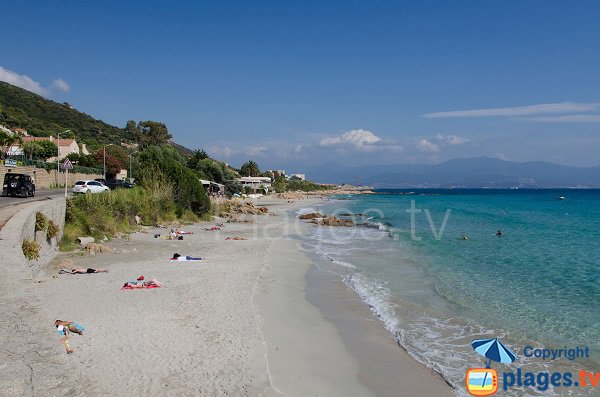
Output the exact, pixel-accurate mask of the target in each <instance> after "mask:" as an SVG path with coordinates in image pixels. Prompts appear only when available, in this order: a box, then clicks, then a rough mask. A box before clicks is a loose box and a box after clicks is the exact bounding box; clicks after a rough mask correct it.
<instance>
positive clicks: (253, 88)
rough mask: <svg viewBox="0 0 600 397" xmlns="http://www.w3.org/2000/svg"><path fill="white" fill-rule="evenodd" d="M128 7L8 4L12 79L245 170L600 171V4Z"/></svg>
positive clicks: (0, 45)
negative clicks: (466, 163) (443, 164)
mask: <svg viewBox="0 0 600 397" xmlns="http://www.w3.org/2000/svg"><path fill="white" fill-rule="evenodd" d="M122 3H126V2H110V1H103V2H87V1H86V2H84V1H77V2H28V1H19V2H13V3H12V4H11V5H10V7H4V8H3V12H2V15H0V23H1V26H2V30H3V34H2V35H3V39H2V40H0V54H1V55H0V67H1V69H0V79H1V80H5V81H12V82H13V83H15V84H20V85H22V86H25V87H26V88H28V89H30V90H33V91H37V92H39V93H41V94H43V95H44V96H47V97H49V98H51V99H53V100H56V101H59V102H63V101H67V102H69V103H71V104H73V105H74V106H75V107H76V108H78V109H79V110H81V111H84V112H86V113H90V114H92V115H94V116H96V117H98V118H101V119H103V120H105V121H107V122H109V123H112V124H115V125H118V126H124V125H125V122H126V121H127V120H129V119H133V120H146V119H151V120H158V121H162V122H164V123H166V124H167V126H168V127H169V129H170V131H171V133H172V134H173V136H174V138H175V140H176V141H177V142H179V143H181V144H183V145H185V146H188V147H190V148H204V149H206V150H207V151H209V152H210V153H211V154H213V155H214V156H215V157H216V158H220V159H223V160H225V161H228V162H230V163H232V164H233V165H239V164H240V163H241V162H243V161H244V160H247V159H254V160H256V161H258V162H259V165H261V167H262V168H281V167H285V168H287V169H288V170H290V171H301V170H302V165H303V164H306V163H311V164H319V163H325V162H329V161H332V160H335V161H339V162H341V163H344V164H348V165H360V164H402V163H407V162H411V163H437V162H440V161H443V160H446V159H451V158H456V157H475V156H492V157H498V158H506V159H510V160H514V161H530V160H544V161H551V162H556V163H561V164H569V165H579V166H592V165H598V164H600V156H599V155H598V153H600V134H599V132H600V79H599V78H598V76H599V75H598V71H599V70H600V50H599V49H600V29H598V28H597V25H598V20H600V2H597V1H577V2H571V1H563V2H554V1H522V2H492V1H470V2H467V1H452V2H448V1H440V2H436V1H413V2H401V1H394V2H392V1H390V2H387V1H339V2H338V1H328V2H323V1H314V2H313V1H301V2H300V1H298V2H292V1H289V2H281V1H252V2H247V1H240V2H233V1H227V2H183V1H178V2H165V1H144V2H131V4H122ZM138 3H139V4H138ZM489 109H492V110H489Z"/></svg>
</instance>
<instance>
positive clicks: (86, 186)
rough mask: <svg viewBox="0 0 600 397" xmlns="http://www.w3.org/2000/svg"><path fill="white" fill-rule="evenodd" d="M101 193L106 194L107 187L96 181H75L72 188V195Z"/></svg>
mask: <svg viewBox="0 0 600 397" xmlns="http://www.w3.org/2000/svg"><path fill="white" fill-rule="evenodd" d="M103 192H108V187H107V186H106V185H104V184H103V183H102V182H98V181H77V182H75V185H74V186H73V194H81V193H84V194H85V193H103Z"/></svg>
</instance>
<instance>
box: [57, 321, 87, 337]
mask: <svg viewBox="0 0 600 397" xmlns="http://www.w3.org/2000/svg"><path fill="white" fill-rule="evenodd" d="M73 326H74V327H75V328H77V329H78V330H80V331H82V332H83V331H85V327H84V326H83V325H81V324H77V323H73ZM65 328H66V327H65V326H64V325H59V326H58V327H56V333H57V334H59V335H65V334H66V331H65ZM71 332H72V331H71Z"/></svg>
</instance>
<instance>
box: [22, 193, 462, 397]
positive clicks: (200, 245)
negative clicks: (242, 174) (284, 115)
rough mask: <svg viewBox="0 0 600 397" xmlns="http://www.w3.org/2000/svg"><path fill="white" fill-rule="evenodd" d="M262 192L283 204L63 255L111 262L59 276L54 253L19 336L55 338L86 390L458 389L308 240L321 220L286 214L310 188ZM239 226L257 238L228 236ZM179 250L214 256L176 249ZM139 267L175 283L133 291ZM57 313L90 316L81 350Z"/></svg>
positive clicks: (70, 374) (56, 359)
mask: <svg viewBox="0 0 600 397" xmlns="http://www.w3.org/2000/svg"><path fill="white" fill-rule="evenodd" d="M258 204H260V205H263V204H266V205H268V206H269V208H270V210H271V211H273V212H275V213H276V214H278V216H270V215H262V216H258V217H255V219H256V220H257V224H254V225H253V224H226V226H225V227H224V228H223V229H222V230H221V231H205V230H204V227H206V226H207V225H209V223H201V224H197V225H193V226H190V227H186V228H185V229H186V230H188V229H189V230H191V231H193V232H194V234H193V235H190V236H185V239H184V240H183V241H168V240H164V239H154V238H153V234H154V233H162V234H163V235H165V234H166V231H165V229H154V228H150V229H148V230H147V231H146V232H145V233H141V232H138V233H134V234H132V235H131V236H130V237H131V239H130V240H129V241H127V240H114V241H112V242H110V243H108V245H109V246H110V247H111V248H112V249H113V250H114V252H112V253H102V254H97V255H83V256H78V255H75V256H74V255H73V254H70V255H64V254H63V255H60V256H59V257H58V258H57V259H56V260H55V261H54V265H53V266H56V263H57V262H58V261H60V260H64V259H65V258H66V257H70V258H71V259H72V260H73V265H74V267H84V268H87V267H95V268H101V267H107V268H109V269H110V272H109V273H105V274H104V273H103V274H85V275H57V270H58V269H57V268H55V267H54V268H53V267H52V266H50V267H49V268H48V269H46V270H45V271H43V272H42V273H40V274H39V275H37V277H36V280H37V281H40V282H38V283H35V284H34V285H33V286H32V291H31V292H30V293H31V296H33V297H35V300H34V301H32V303H31V305H35V310H36V311H35V315H33V314H32V315H31V316H30V317H29V319H30V321H33V320H36V321H37V322H38V323H37V325H36V327H35V329H36V334H31V335H22V334H20V336H19V337H20V338H28V337H29V338H43V339H44V340H50V341H52V343H53V344H54V345H53V346H54V348H53V349H54V350H53V351H52V350H49V351H48V353H47V354H48V357H49V359H48V360H49V361H52V365H53V368H54V369H55V370H57V371H59V372H61V373H64V374H65V379H67V378H68V379H76V385H77V390H80V391H81V392H83V393H84V394H85V395H88V396H105V395H120V396H140V395H143V396H163V395H170V396H190V395H206V396H213V395H252V396H255V395H260V396H275V395H286V396H309V395H312V396H369V395H381V396H383V395H394V396H415V395H427V396H450V395H451V394H452V390H451V388H450V387H449V386H447V385H446V384H445V383H444V382H443V380H442V379H441V378H440V377H439V376H437V375H435V374H434V373H432V371H431V370H429V369H427V368H425V367H424V366H422V365H420V364H419V363H417V362H416V361H414V360H413V359H412V358H411V357H410V356H409V355H408V354H407V353H406V352H405V351H403V350H402V349H401V348H400V347H399V346H397V345H396V343H395V342H394V340H393V338H392V337H391V335H389V334H388V333H387V331H385V329H384V328H383V325H382V324H381V323H380V322H379V321H377V320H376V319H375V317H374V316H373V315H372V313H371V312H370V311H369V309H368V307H367V306H366V305H365V304H363V303H362V302H361V301H359V300H358V298H357V297H356V296H355V295H353V293H352V292H351V291H349V290H348V289H347V288H346V287H345V285H344V284H343V283H342V282H341V281H340V280H339V279H335V278H333V277H327V275H324V274H319V272H318V270H316V269H315V268H314V266H313V262H312V260H311V259H310V258H309V257H308V256H306V255H304V254H303V253H302V252H301V251H300V249H299V241H298V240H296V239H295V238H294V237H295V234H297V233H298V231H299V230H300V231H301V229H302V228H303V227H313V226H310V225H305V224H303V223H300V222H298V221H297V220H296V219H294V218H293V217H286V216H284V214H285V213H286V212H288V211H291V210H293V209H294V208H295V207H296V208H299V207H300V206H306V205H309V201H306V202H299V203H298V202H297V203H294V204H288V203H286V202H285V201H279V200H275V199H269V200H268V201H267V200H259V201H258ZM232 236H244V237H247V238H248V240H246V241H231V240H229V241H228V240H225V238H226V237H232ZM175 252H177V253H180V254H182V255H191V256H201V257H202V258H204V260H203V261H201V262H170V261H169V260H168V259H169V258H170V257H171V255H172V254H173V253H175ZM140 275H144V276H145V277H146V279H149V278H151V277H154V278H157V279H158V280H160V281H161V282H162V283H163V284H164V287H163V288H158V289H149V290H121V286H122V285H123V283H124V282H126V281H128V280H135V279H136V278H137V277H138V276H140ZM30 299H31V297H30ZM56 319H61V320H68V321H76V322H78V323H80V324H82V325H84V326H85V327H86V331H85V333H84V335H83V336H79V335H73V336H72V338H71V347H73V348H74V349H75V352H74V353H73V354H71V355H66V354H65V351H64V349H63V347H62V345H60V344H59V343H58V339H59V336H58V335H57V334H56V332H55V329H54V327H53V323H54V320H56ZM40 324H43V325H47V326H46V327H43V326H40ZM15 337H16V336H15ZM49 346H52V345H49ZM48 349H51V348H48ZM38 361H39V360H38ZM49 365H50V364H49ZM71 394H72V395H76V394H77V393H76V392H75V391H73V392H72V393H71ZM41 395H44V393H41ZM46 395H52V394H51V393H49V394H46ZM60 395H65V393H63V394H60Z"/></svg>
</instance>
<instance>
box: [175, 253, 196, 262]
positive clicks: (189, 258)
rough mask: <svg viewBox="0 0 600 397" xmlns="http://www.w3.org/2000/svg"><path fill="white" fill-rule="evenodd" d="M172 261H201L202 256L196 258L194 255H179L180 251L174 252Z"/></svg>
mask: <svg viewBox="0 0 600 397" xmlns="http://www.w3.org/2000/svg"><path fill="white" fill-rule="evenodd" d="M171 260H172V261H201V260H202V258H194V257H192V256H189V255H186V256H182V255H179V254H178V253H174V254H173V257H172V258H171Z"/></svg>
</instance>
